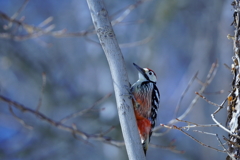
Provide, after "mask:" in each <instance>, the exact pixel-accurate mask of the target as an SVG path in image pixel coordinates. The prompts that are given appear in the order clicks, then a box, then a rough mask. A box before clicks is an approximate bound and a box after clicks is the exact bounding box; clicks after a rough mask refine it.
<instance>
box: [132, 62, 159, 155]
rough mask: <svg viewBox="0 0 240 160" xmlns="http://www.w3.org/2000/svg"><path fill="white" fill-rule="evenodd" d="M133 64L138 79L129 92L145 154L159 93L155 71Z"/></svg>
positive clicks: (153, 123) (156, 109)
mask: <svg viewBox="0 0 240 160" xmlns="http://www.w3.org/2000/svg"><path fill="white" fill-rule="evenodd" d="M133 65H134V66H135V67H136V68H137V70H138V71H139V73H138V78H139V79H138V81H137V82H135V83H134V84H133V85H132V86H131V89H130V92H131V93H132V95H133V98H132V102H133V107H134V113H135V117H136V121H137V126H138V131H139V134H140V138H141V142H142V146H143V150H144V153H145V155H146V152H147V149H148V143H149V142H150V137H151V135H152V129H153V128H154V126H155V121H156V119H157V111H158V108H159V102H160V93H159V91H158V88H157V86H156V82H157V76H156V74H155V72H154V71H153V70H151V69H149V68H141V67H139V66H138V65H136V64H135V63H133Z"/></svg>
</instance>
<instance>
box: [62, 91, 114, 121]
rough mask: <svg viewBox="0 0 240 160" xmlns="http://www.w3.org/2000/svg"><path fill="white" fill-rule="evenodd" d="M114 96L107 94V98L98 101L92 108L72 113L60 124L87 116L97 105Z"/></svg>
mask: <svg viewBox="0 0 240 160" xmlns="http://www.w3.org/2000/svg"><path fill="white" fill-rule="evenodd" d="M111 95H112V94H111V93H110V94H107V95H106V96H104V97H103V98H101V99H99V100H98V101H96V102H95V103H94V104H93V105H92V106H91V107H89V108H87V109H84V110H82V111H79V112H76V113H72V114H70V115H68V116H66V117H64V118H62V119H61V120H60V121H59V122H60V123H64V122H65V121H67V120H69V119H71V118H75V117H77V116H81V115H83V114H85V113H86V112H88V111H90V110H92V109H93V108H94V107H95V106H96V105H98V104H100V103H101V102H103V101H104V100H106V99H107V98H109V97H110V96H111Z"/></svg>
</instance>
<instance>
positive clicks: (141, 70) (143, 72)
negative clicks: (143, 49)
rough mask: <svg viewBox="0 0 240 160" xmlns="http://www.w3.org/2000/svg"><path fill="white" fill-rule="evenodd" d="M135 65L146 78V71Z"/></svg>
mask: <svg viewBox="0 0 240 160" xmlns="http://www.w3.org/2000/svg"><path fill="white" fill-rule="evenodd" d="M133 65H134V66H135V67H136V68H137V70H138V71H139V72H140V73H141V74H142V75H143V76H144V77H145V75H146V74H145V71H144V69H143V68H141V67H139V66H138V65H136V64H135V63H133Z"/></svg>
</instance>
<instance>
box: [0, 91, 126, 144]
mask: <svg viewBox="0 0 240 160" xmlns="http://www.w3.org/2000/svg"><path fill="white" fill-rule="evenodd" d="M0 100H2V101H4V102H6V103H8V104H9V105H11V106H13V107H15V108H16V109H18V110H20V111H22V112H28V113H31V114H33V115H35V116H36V117H37V118H39V119H41V120H43V121H45V122H47V123H49V124H50V125H52V126H55V127H57V128H59V129H61V130H65V131H67V132H71V133H73V134H75V135H79V136H81V138H82V139H83V140H88V139H92V140H97V141H102V142H104V143H108V144H111V145H114V146H123V145H124V142H120V141H115V140H112V139H111V138H109V137H106V136H103V135H98V134H95V135H91V134H87V133H85V132H83V131H80V130H79V129H76V127H73V126H67V125H64V124H62V123H59V122H56V121H54V120H53V119H51V118H49V117H47V116H45V115H44V114H43V113H41V112H37V111H35V110H32V109H30V108H27V107H25V106H24V105H22V104H20V103H18V102H15V101H12V100H10V99H8V98H6V97H4V96H2V95H0ZM14 115H15V114H14ZM14 117H15V118H16V116H14ZM19 121H20V123H23V121H22V120H21V119H20V120H19ZM24 123H25V122H24Z"/></svg>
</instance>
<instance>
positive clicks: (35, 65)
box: [0, 0, 233, 160]
mask: <svg viewBox="0 0 240 160" xmlns="http://www.w3.org/2000/svg"><path fill="white" fill-rule="evenodd" d="M104 1H105V5H106V7H107V9H108V13H109V15H110V17H111V20H113V21H114V20H119V19H118V18H119V17H120V18H121V17H123V13H124V12H125V11H126V9H128V7H129V5H137V6H136V8H135V9H134V10H131V12H130V14H129V15H128V16H127V17H125V18H124V19H123V20H122V21H117V22H118V23H116V24H115V25H114V27H113V28H114V31H115V34H116V36H117V39H118V42H119V44H120V47H121V49H122V53H123V55H124V58H125V62H126V67H127V70H128V76H129V80H130V83H134V82H135V81H136V80H137V78H138V77H137V70H136V69H135V68H134V66H133V65H132V63H133V62H134V63H136V64H138V65H139V66H142V67H148V68H151V69H153V70H154V71H155V72H156V74H157V76H158V83H157V86H158V88H159V90H160V92H161V104H160V109H159V114H158V123H157V124H160V123H162V124H167V123H168V122H169V121H170V120H171V119H173V118H176V116H175V109H176V106H177V104H178V101H179V99H180V97H181V94H182V92H183V91H184V90H185V89H186V87H187V85H188V82H189V81H190V79H191V78H192V77H193V76H194V75H195V74H196V72H197V71H198V78H199V80H201V81H205V79H206V76H207V73H208V71H209V69H210V68H211V65H212V63H213V62H216V61H218V64H219V68H218V72H217V74H216V76H215V78H214V80H213V82H212V83H211V84H210V85H209V86H208V88H207V89H206V90H205V93H204V94H203V95H204V96H206V97H207V98H208V99H209V100H211V101H213V102H215V103H218V104H220V103H222V101H223V100H224V99H225V98H226V97H227V95H228V94H229V91H230V90H231V80H232V75H231V72H230V70H229V69H228V68H227V67H225V66H224V63H225V64H227V65H228V66H231V63H232V60H231V57H232V55H233V54H232V40H228V39H227V34H232V35H233V27H231V26H230V25H231V23H232V20H233V18H232V14H233V9H232V7H231V1H224V0H212V1H208V0H201V1H192V0H181V1H179V0H147V1H142V3H140V2H138V1H136V0H121V1H112V0H104ZM24 3H25V0H0V11H1V12H2V13H4V14H6V15H8V16H9V17H11V16H13V15H14V14H15V13H16V12H18V11H19V9H20V8H21V7H22V6H25V7H23V8H22V11H21V12H20V13H19V15H18V16H17V17H14V18H15V19H17V20H19V21H22V22H24V23H26V24H29V25H31V26H36V27H41V28H42V29H43V30H44V29H46V30H48V29H49V28H48V27H49V26H50V28H51V27H52V30H51V32H54V31H59V32H58V34H57V35H58V36H53V34H50V33H49V34H43V35H39V36H37V35H36V36H34V37H32V38H30V37H29V38H26V37H28V35H32V34H34V31H31V28H29V27H25V28H23V27H22V26H20V27H19V26H17V25H16V24H14V23H13V24H12V26H11V23H9V21H7V20H5V19H3V18H1V19H0V34H1V35H0V93H1V95H3V96H5V97H8V98H9V99H12V100H14V101H16V102H18V103H21V104H23V105H24V106H26V107H29V108H31V109H33V110H35V109H36V108H37V106H38V104H39V98H40V97H41V94H42V104H41V107H40V109H39V111H40V112H41V113H43V114H44V115H46V116H48V117H50V118H51V119H53V120H54V121H59V120H61V119H62V118H64V117H66V116H67V115H69V114H72V113H75V112H78V111H81V110H84V109H87V108H89V107H91V106H92V105H93V104H94V103H95V102H96V101H98V100H99V99H101V98H102V97H104V96H106V95H108V94H111V93H112V95H111V96H110V97H109V98H106V99H104V101H103V102H101V103H99V104H97V105H96V106H95V107H94V109H92V110H90V111H89V112H87V113H85V114H83V115H82V116H78V117H76V118H72V119H70V120H68V121H67V122H65V124H66V125H69V126H71V124H75V125H76V126H77V127H78V129H79V130H82V131H84V132H86V133H88V134H98V133H104V132H106V131H107V130H109V128H111V127H114V128H113V129H112V130H111V131H110V132H108V133H106V136H108V137H111V138H112V139H114V140H118V141H123V138H122V134H121V129H120V124H119V119H118V114H117V109H116V103H115V97H114V93H113V85H112V80H111V75H110V71H109V67H108V63H107V60H106V57H105V55H104V53H103V50H102V48H101V46H100V45H99V43H98V39H97V36H96V35H95V34H94V33H93V25H92V20H91V17H90V13H89V9H88V6H87V3H86V1H84V0H61V1H55V0H49V1H42V0H29V1H28V3H25V5H24ZM49 17H50V18H49ZM51 18H52V21H51V22H49V23H48V24H47V23H46V22H45V24H46V26H43V25H42V24H43V23H42V22H43V21H44V20H46V19H51ZM115 22H116V21H115ZM41 23H42V24H41ZM51 25H54V28H53V26H51ZM84 31H87V34H86V35H84V36H83V35H81V34H80V33H82V32H84ZM3 33H4V34H3ZM61 33H63V34H62V36H59V35H61ZM68 33H69V34H68ZM70 33H71V34H70ZM4 35H5V36H4ZM6 35H8V36H6ZM9 35H10V36H9ZM42 73H45V74H46V85H45V88H44V91H43V92H41V89H42V84H43V80H42ZM200 88H201V84H200V83H199V82H198V81H196V80H195V81H194V83H193V84H192V85H191V88H190V89H189V91H188V92H187V94H186V95H185V96H184V99H183V102H182V103H181V107H180V109H179V112H178V114H177V115H181V114H182V113H183V112H184V111H185V110H186V108H187V107H188V106H189V104H190V103H191V101H192V100H193V98H194V97H195V96H196V95H195V91H198V90H199V89H200ZM221 90H223V91H224V92H223V93H222V94H218V93H219V91H221ZM215 110H216V107H214V106H211V105H209V104H208V103H206V102H205V101H204V100H202V99H200V100H199V101H198V102H197V104H196V105H195V106H194V108H193V109H192V110H191V112H190V113H189V114H188V115H187V116H186V117H185V119H184V120H187V121H191V122H194V123H198V124H212V123H213V121H212V119H211V116H210V114H211V113H213V112H214V111H215ZM13 111H14V113H15V114H16V116H18V117H19V118H21V119H22V120H24V121H25V123H26V124H27V125H30V126H32V127H33V129H28V128H26V127H24V126H23V125H22V124H20V123H19V121H18V120H16V118H14V116H13V115H12V114H11V112H10V111H9V106H8V104H7V103H5V102H3V101H0V159H3V160H33V159H34V160H41V159H51V160H55V159H56V160H66V159H71V160H72V159H85V160H99V159H103V160H113V159H114V160H127V159H128V158H127V154H126V150H125V148H124V147H116V146H113V145H109V144H106V143H103V142H101V141H96V140H91V139H89V140H88V141H84V140H81V138H80V137H79V139H80V140H79V139H76V138H74V136H73V135H72V134H71V133H69V132H66V131H64V130H60V129H58V128H56V127H54V126H52V125H50V124H49V123H46V122H45V121H42V120H41V119H39V118H38V117H36V116H34V115H32V114H30V113H24V112H21V111H19V110H16V109H13ZM226 112H227V111H226V108H224V109H223V110H221V112H220V113H218V114H217V119H218V120H219V122H221V123H222V124H225V122H226V114H227V113H226ZM176 125H177V126H184V125H187V124H184V123H177V124H176ZM195 129H198V130H202V131H207V132H211V133H218V135H219V136H220V138H222V136H223V135H225V136H227V134H226V133H225V132H224V131H223V130H222V129H220V128H217V127H210V128H195ZM165 131H166V129H161V130H159V131H158V133H163V132H165ZM186 132H188V133H189V134H190V135H192V136H193V137H195V138H197V139H198V140H199V141H201V142H203V143H205V144H207V145H210V146H212V147H215V148H218V149H222V147H221V146H220V145H219V142H218V141H217V139H216V137H214V136H211V135H206V134H201V133H197V132H193V131H192V129H191V130H188V131H187V130H186ZM173 140H174V144H171V143H172V141H173ZM151 143H152V144H155V145H159V146H171V145H175V146H176V148H175V149H174V150H173V149H172V150H171V149H164V148H153V147H150V148H149V150H148V153H147V159H151V160H155V159H156V160H157V159H161V160H208V159H209V160H210V159H218V160H223V159H225V158H226V154H225V153H221V152H217V151H215V150H212V149H210V148H207V147H203V146H201V145H200V144H198V143H197V142H196V141H193V140H192V139H190V138H189V137H187V136H186V135H184V134H183V133H181V132H180V131H178V130H170V131H169V132H168V133H167V134H164V135H163V136H158V137H156V136H155V137H152V139H151ZM175 150H177V151H184V153H176V152H175Z"/></svg>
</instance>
